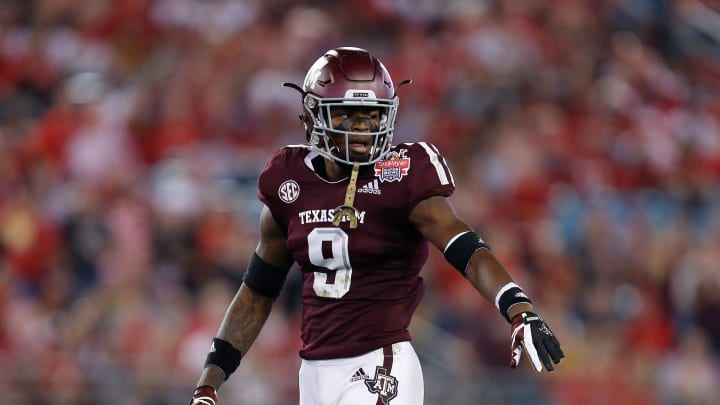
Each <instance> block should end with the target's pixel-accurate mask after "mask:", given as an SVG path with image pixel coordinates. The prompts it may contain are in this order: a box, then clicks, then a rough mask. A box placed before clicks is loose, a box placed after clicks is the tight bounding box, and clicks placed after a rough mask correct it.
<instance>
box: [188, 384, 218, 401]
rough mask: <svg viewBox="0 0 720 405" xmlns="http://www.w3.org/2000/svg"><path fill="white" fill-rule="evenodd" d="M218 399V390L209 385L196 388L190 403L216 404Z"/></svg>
mask: <svg viewBox="0 0 720 405" xmlns="http://www.w3.org/2000/svg"><path fill="white" fill-rule="evenodd" d="M217 401H218V397H217V392H215V389H213V387H211V386H209V385H204V386H202V387H197V388H195V392H194V393H193V396H192V399H191V400H190V405H216V404H217Z"/></svg>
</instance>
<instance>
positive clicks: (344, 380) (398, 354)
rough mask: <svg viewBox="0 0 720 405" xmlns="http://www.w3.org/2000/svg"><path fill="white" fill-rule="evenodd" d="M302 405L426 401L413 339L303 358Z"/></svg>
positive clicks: (385, 404)
mask: <svg viewBox="0 0 720 405" xmlns="http://www.w3.org/2000/svg"><path fill="white" fill-rule="evenodd" d="M299 374H300V405H422V403H423V396H424V383H423V376H422V369H421V368H420V361H419V360H418V357H417V354H416V353H415V350H414V349H413V347H412V345H411V344H410V342H399V343H395V344H393V345H390V346H386V347H383V348H381V349H377V350H373V351H372V352H369V353H366V354H363V355H360V356H357V357H349V358H342V359H332V360H304V359H303V360H302V363H301V365H300V373H299Z"/></svg>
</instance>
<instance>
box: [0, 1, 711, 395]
mask: <svg viewBox="0 0 720 405" xmlns="http://www.w3.org/2000/svg"><path fill="white" fill-rule="evenodd" d="M719 11H720V7H719V5H718V2H717V1H711V0H705V1H695V0H684V1H682V0H678V1H668V0H583V1H578V0H525V1H519V0H518V1H515V0H509V1H502V2H501V1H490V0H486V1H482V0H477V1H471V0H447V1H439V0H437V1H434V0H418V1H411V0H397V1H381V0H376V1H370V0H368V1H362V0H354V1H344V2H335V1H308V2H303V3H301V2H294V1H282V0H267V1H261V0H239V1H230V0H204V1H202V0H156V1H143V0H117V1H111V0H92V1H87V0H44V1H25V0H3V1H1V2H0V364H1V365H2V366H0V393H2V394H1V395H2V402H3V403H12V404H141V405H145V404H147V405H150V404H153V405H154V404H178V403H186V402H187V400H188V398H189V395H190V393H191V391H192V388H193V386H194V383H195V381H196V379H197V376H198V373H199V371H200V366H201V364H202V361H203V359H204V356H205V353H206V351H207V349H208V342H209V341H210V338H211V337H212V336H213V335H214V333H215V330H216V328H217V326H218V323H219V321H220V319H221V316H222V314H223V312H224V309H225V306H226V304H227V303H228V302H229V299H230V297H231V295H232V294H233V292H234V290H235V289H236V288H237V286H238V281H239V280H240V278H241V276H242V272H243V270H244V267H245V264H246V262H247V260H248V254H249V252H251V250H252V249H253V248H254V243H255V240H256V234H255V229H256V223H257V214H258V209H259V205H258V204H259V203H258V202H257V201H256V199H255V182H256V179H257V175H258V172H259V170H260V169H261V168H262V165H263V164H264V161H265V159H266V157H267V156H268V154H269V152H270V151H271V150H272V149H274V148H275V147H277V146H280V145H282V144H286V143H299V142H302V141H303V134H302V132H301V130H300V127H299V123H298V121H297V114H298V113H299V100H298V97H297V94H296V93H295V92H293V91H291V90H288V89H283V88H281V86H280V84H281V83H282V82H284V81H294V82H296V83H297V82H300V81H301V80H302V77H303V75H304V72H305V69H306V68H307V67H308V66H309V65H310V63H311V62H312V61H314V60H315V58H317V57H318V56H319V55H320V54H321V52H323V51H324V50H325V49H327V48H331V47H335V46H339V45H356V46H361V47H366V48H368V49H370V50H372V51H373V52H374V53H376V54H377V55H378V56H379V57H380V58H381V59H382V60H383V61H384V62H385V64H386V65H387V67H388V69H389V70H390V72H391V73H392V75H393V78H394V79H395V81H396V82H399V81H401V80H403V79H405V78H412V79H413V81H414V82H413V84H412V85H411V86H409V87H404V88H403V89H402V93H401V106H400V114H399V128H398V130H397V135H396V136H397V138H396V139H397V141H412V140H427V141H430V142H433V143H435V144H437V145H438V146H439V148H440V150H441V151H442V152H443V153H444V155H445V156H446V158H447V159H448V161H449V163H450V166H451V168H452V169H453V170H454V174H455V179H456V183H457V184H459V188H458V191H457V193H456V195H455V196H453V197H452V199H453V202H454V204H455V205H456V207H457V209H458V211H459V212H460V213H461V214H462V216H463V217H464V218H465V219H466V220H467V221H468V222H470V223H471V224H473V225H474V226H475V227H476V228H477V229H478V230H479V231H480V233H481V234H482V235H484V237H485V239H486V240H487V241H488V242H489V243H490V244H491V245H492V246H493V247H494V250H495V252H496V253H497V255H498V256H499V257H500V258H501V260H502V261H503V262H504V263H505V264H506V265H507V267H508V268H509V269H510V270H511V272H512V273H513V274H514V275H515V276H516V277H517V278H518V279H519V280H520V282H521V283H522V284H523V285H524V286H525V287H526V289H527V290H528V292H529V293H530V295H531V296H532V297H534V298H535V300H536V301H537V302H538V303H539V307H540V310H541V313H542V314H543V315H544V316H545V318H547V319H548V321H549V323H550V324H551V325H552V326H553V329H554V330H555V332H556V334H557V335H558V336H559V337H560V339H561V341H562V343H563V344H564V348H565V351H566V353H567V358H566V359H565V360H564V362H563V364H562V365H561V366H560V367H559V368H558V370H557V371H556V372H554V373H552V374H542V375H538V374H536V373H535V372H534V371H532V370H531V369H530V367H528V365H527V362H526V361H525V360H526V359H525V360H524V361H523V364H522V367H520V369H518V370H515V371H510V370H508V369H507V363H508V356H509V353H508V346H509V328H508V325H507V324H506V323H505V322H504V321H503V320H502V318H501V317H500V316H499V315H498V314H497V312H496V310H494V309H493V308H492V306H490V305H489V304H487V303H485V302H483V301H482V300H481V299H479V297H478V296H477V295H476V294H475V293H474V292H473V291H472V290H471V289H470V288H469V287H468V285H467V283H465V282H464V281H463V280H462V279H461V278H460V276H459V275H457V273H455V272H454V271H453V270H451V269H449V268H448V265H446V264H445V263H444V262H443V261H442V260H441V258H440V257H439V256H438V255H437V254H436V253H435V254H433V255H432V256H431V259H430V261H429V262H428V265H427V266H426V268H425V270H424V272H423V273H424V276H425V278H426V280H427V282H428V284H429V288H428V292H427V295H426V297H425V300H424V303H423V305H422V307H421V309H420V311H419V313H418V315H417V318H416V320H415V322H414V323H413V332H414V334H415V338H416V341H415V344H416V346H417V349H418V351H419V354H420V356H421V358H422V360H423V362H424V367H425V372H426V396H427V401H426V403H427V404H429V405H435V404H471V403H472V404H475V403H487V404H499V403H504V404H578V403H585V404H663V405H671V404H678V405H679V404H683V405H687V404H693V405H701V404H717V403H720V392H719V390H720V370H719V368H720V360H719V358H718V350H719V349H720V271H718V263H720V209H719V208H720V185H719V184H720V182H719V181H718V179H720V93H719V92H718V90H719V89H720V47H719V44H720V15H719V14H718V12H719ZM297 288H298V281H297V274H296V273H295V274H294V275H291V277H290V280H289V282H288V285H287V286H286V288H285V290H284V293H283V295H282V297H281V299H280V300H279V301H278V302H277V304H276V306H275V311H274V312H273V314H272V316H271V318H270V320H269V322H268V324H267V326H266V327H265V329H264V330H263V332H262V334H261V336H260V338H259V339H258V341H257V343H256V344H255V346H254V347H253V349H252V350H251V352H250V353H249V354H248V355H247V357H246V358H245V359H244V361H243V364H242V366H241V368H240V369H239V371H238V372H237V373H236V375H234V376H233V377H232V379H231V380H230V381H229V382H228V383H226V384H225V386H224V387H223V388H222V389H221V391H220V398H221V403H243V404H262V405H280V404H294V403H296V400H295V398H296V369H297V366H298V358H297V354H296V350H297V347H298V344H299V333H298V324H297V323H298V309H299V302H298V299H297Z"/></svg>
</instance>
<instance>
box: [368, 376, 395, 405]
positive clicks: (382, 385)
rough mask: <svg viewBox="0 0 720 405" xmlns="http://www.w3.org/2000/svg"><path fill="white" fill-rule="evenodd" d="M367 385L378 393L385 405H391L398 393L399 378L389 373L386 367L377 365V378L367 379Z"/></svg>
mask: <svg viewBox="0 0 720 405" xmlns="http://www.w3.org/2000/svg"><path fill="white" fill-rule="evenodd" d="M365 385H367V388H368V390H370V392H372V393H373V394H378V397H380V400H381V401H382V403H383V405H389V404H390V400H391V399H393V398H395V397H396V396H397V394H398V380H397V378H395V377H393V376H391V375H390V374H388V371H387V369H386V368H385V367H380V366H377V367H375V378H373V379H371V380H370V379H368V380H365Z"/></svg>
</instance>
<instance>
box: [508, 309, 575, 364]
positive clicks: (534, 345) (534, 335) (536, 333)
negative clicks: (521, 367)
mask: <svg viewBox="0 0 720 405" xmlns="http://www.w3.org/2000/svg"><path fill="white" fill-rule="evenodd" d="M511 347H512V358H511V360H510V367H512V368H515V367H517V366H518V364H519V363H520V357H521V355H522V352H523V351H525V354H527V356H528V359H530V362H531V363H532V365H533V367H535V370H537V371H538V372H541V371H542V368H543V365H544V366H545V369H546V370H547V371H553V363H555V364H558V363H560V360H561V359H562V358H563V357H565V353H563V351H562V349H561V348H560V342H558V340H557V338H556V337H555V335H554V334H553V333H552V331H551V330H550V328H549V327H548V325H547V324H546V323H545V321H543V320H542V318H540V316H538V315H537V314H534V313H532V312H521V313H519V314H517V315H515V316H514V317H513V318H512V345H511ZM551 359H552V362H551V361H550V360H551Z"/></svg>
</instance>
